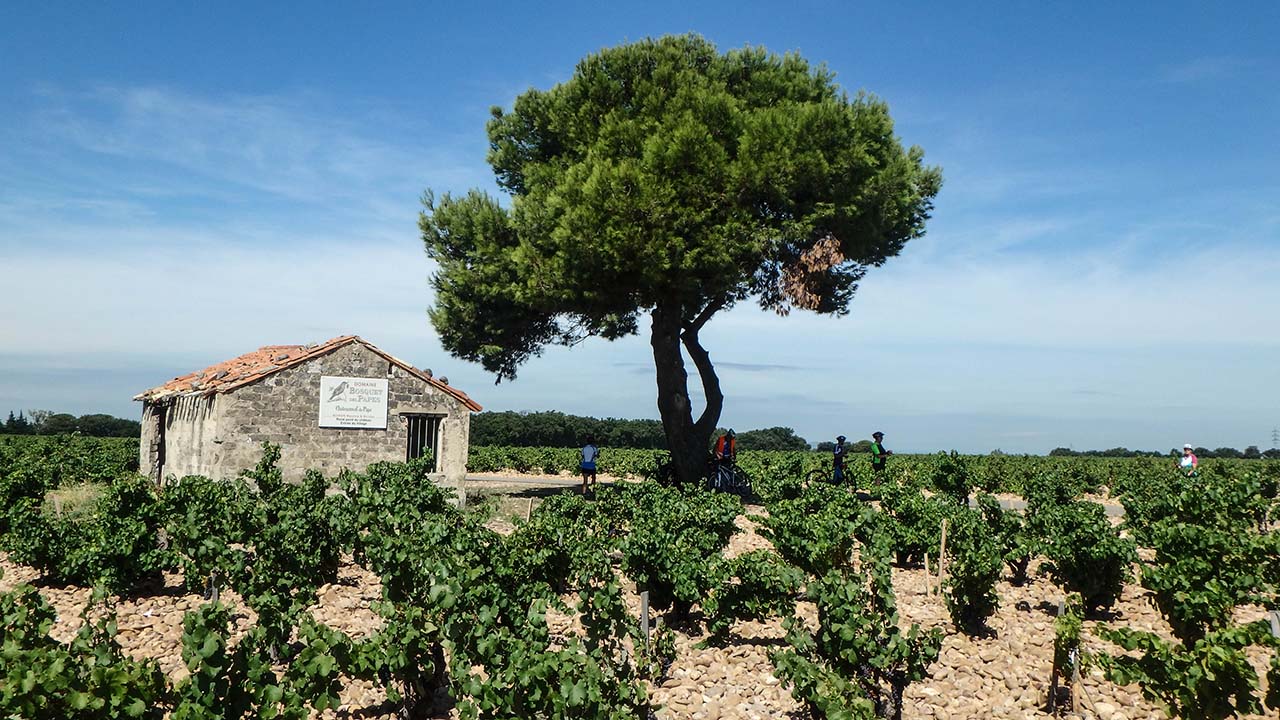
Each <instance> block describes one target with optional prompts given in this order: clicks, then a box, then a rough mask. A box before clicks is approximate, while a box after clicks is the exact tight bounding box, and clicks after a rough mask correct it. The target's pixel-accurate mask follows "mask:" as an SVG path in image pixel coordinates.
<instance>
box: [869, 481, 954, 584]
mask: <svg viewBox="0 0 1280 720" xmlns="http://www.w3.org/2000/svg"><path fill="white" fill-rule="evenodd" d="M880 508H881V510H882V511H883V517H882V521H883V522H884V524H885V531H886V533H887V536H888V539H889V540H890V544H891V546H892V547H893V552H894V555H895V557H896V560H897V562H898V564H899V565H908V564H918V563H922V562H924V556H925V555H926V554H928V555H930V556H932V557H934V558H935V559H936V558H937V557H938V553H939V552H940V551H941V545H942V521H943V519H945V518H947V517H950V516H951V515H952V514H954V513H955V511H956V510H957V509H958V508H959V506H958V505H956V504H955V503H954V502H952V501H950V500H944V499H942V498H939V497H937V496H934V497H925V495H924V493H923V492H922V491H921V490H920V488H919V487H917V486H914V485H908V484H897V483H893V482H888V483H885V484H884V485H883V486H882V487H881V488H880Z"/></svg>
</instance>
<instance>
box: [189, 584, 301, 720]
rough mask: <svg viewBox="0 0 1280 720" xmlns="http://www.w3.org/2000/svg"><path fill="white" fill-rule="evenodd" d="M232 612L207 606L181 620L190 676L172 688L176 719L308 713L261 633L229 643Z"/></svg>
mask: <svg viewBox="0 0 1280 720" xmlns="http://www.w3.org/2000/svg"><path fill="white" fill-rule="evenodd" d="M230 621H231V613H230V610H228V609H227V608H226V607H224V606H222V605H219V604H217V603H211V604H207V605H203V606H201V607H199V608H197V609H196V610H194V611H192V612H189V613H187V614H186V616H185V617H184V618H183V620H182V659H183V662H185V663H186V666H187V670H188V671H189V672H190V675H188V676H187V678H186V679H185V680H183V681H182V682H181V683H179V684H178V686H177V687H176V688H174V691H173V711H172V713H171V714H170V717H171V718H172V719H173V720H233V719H237V720H238V719H240V718H245V719H248V718H281V719H282V720H302V719H303V718H306V717H307V712H306V707H305V704H304V701H303V698H302V697H301V696H300V695H298V694H297V693H296V692H294V691H293V690H292V688H291V687H290V686H289V685H288V684H286V683H284V682H283V680H282V678H280V677H279V676H277V674H276V672H275V671H274V670H273V669H272V668H271V660H270V658H269V657H268V654H267V652H266V649H267V648H266V647H264V644H263V640H264V638H263V636H262V635H261V634H260V633H258V632H251V633H250V634H249V635H248V636H246V637H245V638H243V639H242V640H241V641H240V643H239V644H237V645H236V647H235V649H234V650H232V649H229V648H228V644H227V633H228V625H229V623H230Z"/></svg>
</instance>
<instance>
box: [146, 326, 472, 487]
mask: <svg viewBox="0 0 1280 720" xmlns="http://www.w3.org/2000/svg"><path fill="white" fill-rule="evenodd" d="M322 375H337V376H346V377H365V378H379V379H381V378H386V379H387V381H388V383H387V394H388V397H387V411H388V417H387V427H386V429H385V430H383V429H372V428H369V429H365V428H322V427H319V394H320V377H321V376H322ZM214 398H216V402H214V401H213V399H214ZM184 399H185V398H184ZM201 400H209V403H208V406H207V407H206V408H204V409H203V410H202V411H201V413H194V412H193V411H194V410H196V409H197V408H196V407H195V406H194V405H192V406H191V407H184V409H183V410H182V411H181V412H178V413H174V414H171V415H170V416H169V417H168V418H166V420H167V422H166V427H167V430H166V453H167V456H168V457H167V460H166V463H165V468H164V474H165V476H166V477H167V476H170V475H178V476H181V475H183V474H200V475H207V476H209V477H215V478H225V477H233V476H235V475H237V474H239V473H240V472H241V471H242V470H245V469H247V468H251V467H253V466H254V465H255V464H256V463H257V462H258V460H259V458H260V457H261V446H262V443H263V442H271V443H275V444H278V445H280V447H281V456H280V468H281V470H282V471H283V473H284V476H285V478H286V479H297V478H300V477H301V476H302V474H303V473H304V472H305V471H307V470H310V469H315V470H319V471H321V472H323V473H324V474H326V475H331V476H332V475H336V474H337V473H338V472H339V471H340V470H342V469H343V468H351V469H353V470H363V469H364V467H365V466H366V465H368V464H370V463H373V462H377V461H380V460H390V461H394V462H400V461H403V460H404V459H405V454H406V451H407V444H408V421H407V418H406V417H405V416H406V415H408V414H428V415H438V416H441V418H442V420H441V423H440V431H439V432H440V435H439V438H438V441H437V443H438V450H439V453H438V455H439V457H438V459H437V465H436V469H437V473H438V474H439V479H441V480H444V481H446V482H449V483H451V484H455V485H460V483H461V482H462V480H463V478H464V477H465V475H466V465H467V442H468V439H469V434H470V427H471V413H470V411H469V410H468V409H467V408H466V407H465V406H464V405H463V404H462V403H460V402H459V401H458V400H456V399H455V398H453V397H452V396H450V395H448V394H446V393H444V392H442V391H440V390H438V389H437V388H435V387H433V386H432V385H431V384H429V383H427V382H425V381H423V380H421V379H419V378H417V377H415V376H413V375H411V374H409V373H408V372H406V371H405V370H404V369H403V368H401V367H398V366H396V365H395V364H393V363H390V362H388V361H387V360H386V359H384V358H383V357H382V356H380V355H378V354H377V353H374V352H371V351H370V350H368V349H367V348H366V347H365V346H363V345H361V344H359V343H351V344H348V345H344V346H342V347H340V348H338V349H337V350H334V351H333V352H331V353H328V354H326V355H323V356H320V357H317V358H313V359H311V360H308V361H306V362H304V363H301V364H299V365H295V366H293V367H289V368H285V369H283V370H280V371H278V372H275V373H273V374H271V375H268V376H267V377H265V378H263V379H262V380H259V381H257V382H254V383H251V384H249V385H244V386H241V387H239V388H236V389H234V390H231V391H229V392H226V393H221V394H218V395H215V396H213V397H212V398H201ZM145 420H146V412H144V430H143V440H142V446H143V447H142V450H141V452H142V454H143V455H144V456H145V455H146V454H147V443H148V431H147V429H146V427H145V424H146V423H145ZM179 456H181V457H179ZM143 459H144V461H145V457H144V458H143ZM147 467H150V465H148V466H147ZM144 472H146V470H144Z"/></svg>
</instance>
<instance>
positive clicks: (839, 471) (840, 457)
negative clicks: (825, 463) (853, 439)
mask: <svg viewBox="0 0 1280 720" xmlns="http://www.w3.org/2000/svg"><path fill="white" fill-rule="evenodd" d="M844 441H845V437H844V436H843V435H840V436H838V437H836V446H835V447H834V448H832V449H831V467H832V473H831V482H833V483H836V484H837V485H838V484H840V483H842V482H844V456H845V447H844Z"/></svg>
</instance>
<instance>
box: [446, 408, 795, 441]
mask: <svg viewBox="0 0 1280 720" xmlns="http://www.w3.org/2000/svg"><path fill="white" fill-rule="evenodd" d="M722 432H724V428H721V429H720V430H719V431H718V432H717V433H716V434H717V435H719V434H720V433H722ZM737 436H738V447H740V448H744V449H746V448H750V449H752V450H808V449H809V441H808V440H805V439H804V438H802V437H800V436H799V435H796V431H795V430H793V429H791V428H788V427H772V428H765V429H761V430H747V431H744V432H740V433H738V434H737ZM588 437H592V438H595V441H596V443H598V444H600V445H602V446H605V447H627V448H642V449H649V450H665V449H667V436H666V434H665V433H664V432H663V431H662V422H661V421H658V420H626V419H622V418H603V419H602V418H594V417H585V416H582V415H567V414H565V413H561V412H554V411H549V412H514V411H509V410H508V411H504V412H482V413H477V414H476V415H474V416H472V418H471V444H472V445H515V446H521V447H577V446H579V445H581V444H582V443H583V442H585V441H586V439H587V438H588Z"/></svg>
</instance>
